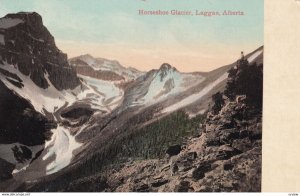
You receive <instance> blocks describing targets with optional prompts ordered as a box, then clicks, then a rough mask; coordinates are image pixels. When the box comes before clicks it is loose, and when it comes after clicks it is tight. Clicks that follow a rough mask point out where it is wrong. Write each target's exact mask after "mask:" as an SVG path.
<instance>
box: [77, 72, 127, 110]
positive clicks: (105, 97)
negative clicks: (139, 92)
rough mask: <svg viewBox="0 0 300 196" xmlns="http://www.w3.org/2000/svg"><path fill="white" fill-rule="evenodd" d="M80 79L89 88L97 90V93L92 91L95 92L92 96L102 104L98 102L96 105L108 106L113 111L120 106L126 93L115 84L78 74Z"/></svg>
mask: <svg viewBox="0 0 300 196" xmlns="http://www.w3.org/2000/svg"><path fill="white" fill-rule="evenodd" d="M78 77H80V78H82V79H83V80H84V81H85V82H86V84H87V85H88V86H90V87H93V88H95V90H96V91H95V90H94V89H90V91H93V93H91V94H90V95H93V94H94V95H93V96H94V98H96V99H98V101H100V100H101V102H100V104H99V102H98V103H97V104H96V105H102V106H103V107H104V106H107V107H109V108H110V110H111V109H114V108H116V107H117V106H118V105H119V104H120V102H121V100H122V98H123V96H124V92H123V90H121V89H120V88H118V87H117V86H116V83H115V82H112V81H105V80H99V79H95V78H92V77H88V76H83V75H80V74H78ZM85 96H87V95H85Z"/></svg>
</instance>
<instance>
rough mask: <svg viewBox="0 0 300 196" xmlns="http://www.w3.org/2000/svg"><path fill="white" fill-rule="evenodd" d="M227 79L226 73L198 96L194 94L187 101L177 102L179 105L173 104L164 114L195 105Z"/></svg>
mask: <svg viewBox="0 0 300 196" xmlns="http://www.w3.org/2000/svg"><path fill="white" fill-rule="evenodd" d="M227 77H228V73H224V74H223V75H222V76H221V77H219V78H218V79H217V80H215V81H214V82H212V83H210V84H209V85H207V86H206V87H204V88H203V89H202V90H201V91H200V92H198V93H196V94H192V95H190V96H188V97H186V98H185V99H182V100H181V101H179V102H177V103H175V104H173V105H171V106H169V107H166V108H165V109H163V110H162V113H169V112H173V111H176V110H178V109H180V108H183V107H185V106H188V105H190V104H191V103H194V102H195V101H198V100H199V99H201V98H202V97H203V96H205V95H206V94H207V93H208V92H210V91H211V90H212V89H213V88H214V87H215V86H217V85H218V84H220V83H221V82H222V81H224V80H226V79H227Z"/></svg>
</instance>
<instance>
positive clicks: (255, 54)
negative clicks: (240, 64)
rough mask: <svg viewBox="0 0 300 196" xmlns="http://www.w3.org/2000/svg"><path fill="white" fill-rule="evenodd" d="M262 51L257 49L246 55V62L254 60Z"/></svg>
mask: <svg viewBox="0 0 300 196" xmlns="http://www.w3.org/2000/svg"><path fill="white" fill-rule="evenodd" d="M262 52H263V50H262V49H261V50H258V51H256V52H255V53H253V54H252V55H251V56H249V57H248V59H247V60H248V62H249V63H252V61H254V60H255V59H256V58H257V57H258V56H259V55H260V54H261V53H262Z"/></svg>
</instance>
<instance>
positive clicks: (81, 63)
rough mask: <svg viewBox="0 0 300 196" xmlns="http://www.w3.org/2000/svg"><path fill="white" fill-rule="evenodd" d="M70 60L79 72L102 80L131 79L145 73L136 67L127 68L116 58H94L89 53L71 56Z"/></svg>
mask: <svg viewBox="0 0 300 196" xmlns="http://www.w3.org/2000/svg"><path fill="white" fill-rule="evenodd" d="M69 62H70V64H71V65H72V66H73V67H74V68H75V69H76V71H77V73H78V74H81V75H85V76H90V77H93V78H97V79H101V80H110V81H121V80H124V81H130V80H134V79H136V78H137V77H139V76H141V75H142V74H143V72H141V71H138V70H137V69H135V68H131V67H129V68H125V67H124V66H122V65H121V64H120V63H119V62H118V61H116V60H108V59H104V58H94V57H93V56H91V55H89V54H85V55H81V56H78V57H74V58H71V59H69Z"/></svg>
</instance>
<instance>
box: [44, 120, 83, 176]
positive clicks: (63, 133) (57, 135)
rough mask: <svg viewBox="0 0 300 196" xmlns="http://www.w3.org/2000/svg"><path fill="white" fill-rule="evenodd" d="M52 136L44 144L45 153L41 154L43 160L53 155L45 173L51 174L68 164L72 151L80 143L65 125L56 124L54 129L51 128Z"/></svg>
mask: <svg viewBox="0 0 300 196" xmlns="http://www.w3.org/2000/svg"><path fill="white" fill-rule="evenodd" d="M52 133H53V135H52V137H51V140H50V141H47V142H46V144H45V149H46V150H47V153H46V154H45V155H44V156H43V158H42V159H43V160H47V159H48V158H50V157H52V156H54V155H55V160H54V161H52V162H51V163H50V164H48V165H47V167H46V169H47V171H46V174H47V175H49V174H52V173H55V172H57V171H59V170H60V169H62V168H64V167H66V166H67V165H69V163H70V162H71V160H72V157H73V151H74V150H75V149H77V148H79V147H80V146H81V145H82V144H81V143H78V142H77V141H76V140H75V136H72V135H71V134H70V132H69V130H67V129H66V128H65V127H63V126H60V125H58V127H57V128H56V129H52Z"/></svg>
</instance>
